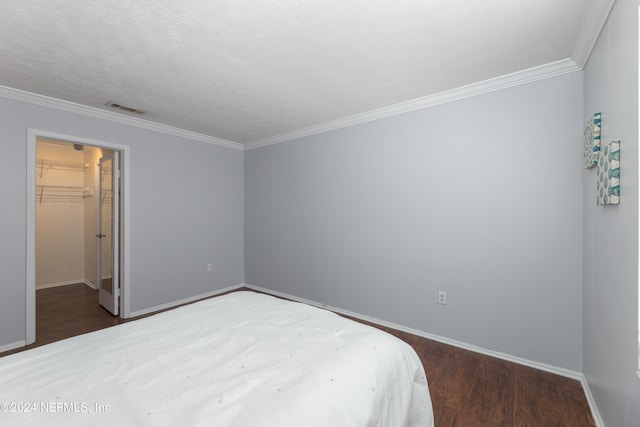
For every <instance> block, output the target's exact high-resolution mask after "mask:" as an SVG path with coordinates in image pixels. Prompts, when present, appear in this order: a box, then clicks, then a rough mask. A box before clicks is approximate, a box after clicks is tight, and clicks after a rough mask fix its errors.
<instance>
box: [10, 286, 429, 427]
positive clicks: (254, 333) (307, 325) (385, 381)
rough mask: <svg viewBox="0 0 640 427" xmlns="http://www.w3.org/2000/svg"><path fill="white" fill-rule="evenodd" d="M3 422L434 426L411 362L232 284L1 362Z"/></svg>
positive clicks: (315, 314)
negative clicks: (203, 296)
mask: <svg viewBox="0 0 640 427" xmlns="http://www.w3.org/2000/svg"><path fill="white" fill-rule="evenodd" d="M0 405H1V408H0V425H2V426H32V425H33V426H35V425H37V426H40V425H46V426H103V425H104V426H114V425H122V426H178V425H180V426H234V427H235V426H323V427H324V426H384V427H391V426H425V427H431V426H433V412H432V408H431V400H430V396H429V389H428V385H427V379H426V376H425V373H424V370H423V367H422V364H421V362H420V359H419V358H418V356H417V355H416V353H415V352H414V351H413V349H412V348H411V347H410V346H409V345H408V344H406V343H404V342H403V341H401V340H399V339H397V338H395V337H393V336H391V335H389V334H387V333H385V332H382V331H380V330H378V329H375V328H372V327H369V326H366V325H362V324H360V323H357V322H354V321H351V320H348V319H345V318H343V317H341V316H338V315H336V314H335V313H332V312H330V311H327V310H322V309H319V308H315V307H311V306H309V305H306V304H301V303H296V302H291V301H285V300H282V299H279V298H275V297H271V296H268V295H264V294H259V293H256V292H249V291H238V292H232V293H230V294H227V295H224V296H220V297H216V298H211V299H208V300H204V301H201V302H198V303H194V304H190V305H186V306H183V307H179V308H177V309H174V310H170V311H166V312H163V313H160V314H157V315H154V316H151V317H148V318H144V319H140V320H136V321H134V322H128V323H125V324H122V325H119V326H115V327H112V328H108V329H103V330H100V331H96V332H92V333H90V334H86V335H81V336H77V337H73V338H69V339H66V340H63V341H59V342H56V343H53V344H49V345H46V346H42V347H37V348H34V349H31V350H27V351H24V352H20V353H16V354H12V355H9V356H5V357H2V358H0Z"/></svg>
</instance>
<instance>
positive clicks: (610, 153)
mask: <svg viewBox="0 0 640 427" xmlns="http://www.w3.org/2000/svg"><path fill="white" fill-rule="evenodd" d="M596 192H597V204H598V206H604V205H617V204H619V203H620V141H611V142H610V143H609V145H607V146H605V147H604V148H603V149H602V151H601V152H600V157H599V158H598V165H597V167H596Z"/></svg>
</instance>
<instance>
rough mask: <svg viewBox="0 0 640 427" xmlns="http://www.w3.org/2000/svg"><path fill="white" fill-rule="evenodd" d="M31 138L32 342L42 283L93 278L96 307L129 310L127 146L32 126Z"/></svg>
mask: <svg viewBox="0 0 640 427" xmlns="http://www.w3.org/2000/svg"><path fill="white" fill-rule="evenodd" d="M28 142H29V150H28V151H29V154H28V157H29V162H30V166H32V167H30V171H29V177H30V179H29V180H28V181H29V182H28V190H29V191H28V197H29V198H30V200H29V209H28V215H27V216H28V233H27V234H28V238H27V252H28V257H27V258H28V259H27V263H28V268H27V334H26V344H31V343H33V342H34V341H35V339H36V304H35V299H36V292H37V290H41V289H47V288H58V287H62V286H67V287H69V289H71V286H69V285H73V286H75V287H76V289H77V287H78V286H80V288H83V286H82V285H86V287H88V288H92V289H95V291H93V294H95V305H96V307H98V304H99V305H100V306H102V307H103V308H104V309H105V310H107V311H108V312H110V313H111V314H112V315H114V316H120V317H128V311H129V310H128V298H126V297H127V296H128V292H127V291H128V289H127V284H128V257H126V256H125V255H126V253H127V252H128V251H127V250H126V249H127V248H126V246H128V233H125V232H124V231H125V230H126V223H127V221H126V218H127V217H128V209H127V207H128V203H127V200H126V197H125V196H126V195H127V194H128V191H126V187H127V181H126V177H127V174H126V173H124V169H125V167H126V165H127V162H126V158H127V151H128V147H123V146H119V145H116V144H109V143H104V142H100V141H91V140H86V139H82V138H74V137H68V136H64V135H55V134H50V133H47V132H42V131H33V130H30V132H29V141H28ZM29 243H31V246H30V245H29ZM88 288H86V289H87V290H88ZM41 292H42V291H41ZM60 295H65V293H64V292H61V293H60ZM89 295H91V293H89ZM39 304H40V302H39ZM39 307H40V308H39V310H41V309H42V308H41V305H40V306H39ZM105 313H106V312H105ZM78 314H79V313H78ZM77 321H78V322H82V317H81V316H79V317H78V318H77Z"/></svg>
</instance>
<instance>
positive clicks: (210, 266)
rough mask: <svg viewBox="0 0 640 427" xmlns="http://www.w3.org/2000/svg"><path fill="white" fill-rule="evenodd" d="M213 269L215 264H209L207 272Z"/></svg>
mask: <svg viewBox="0 0 640 427" xmlns="http://www.w3.org/2000/svg"><path fill="white" fill-rule="evenodd" d="M212 271H213V264H207V273H211V272H212Z"/></svg>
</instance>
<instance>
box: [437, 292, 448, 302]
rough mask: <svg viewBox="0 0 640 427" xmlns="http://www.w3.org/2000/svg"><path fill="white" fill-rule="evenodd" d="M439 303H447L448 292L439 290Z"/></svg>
mask: <svg viewBox="0 0 640 427" xmlns="http://www.w3.org/2000/svg"><path fill="white" fill-rule="evenodd" d="M438 304H444V305H446V304H447V293H446V292H445V291H438Z"/></svg>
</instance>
